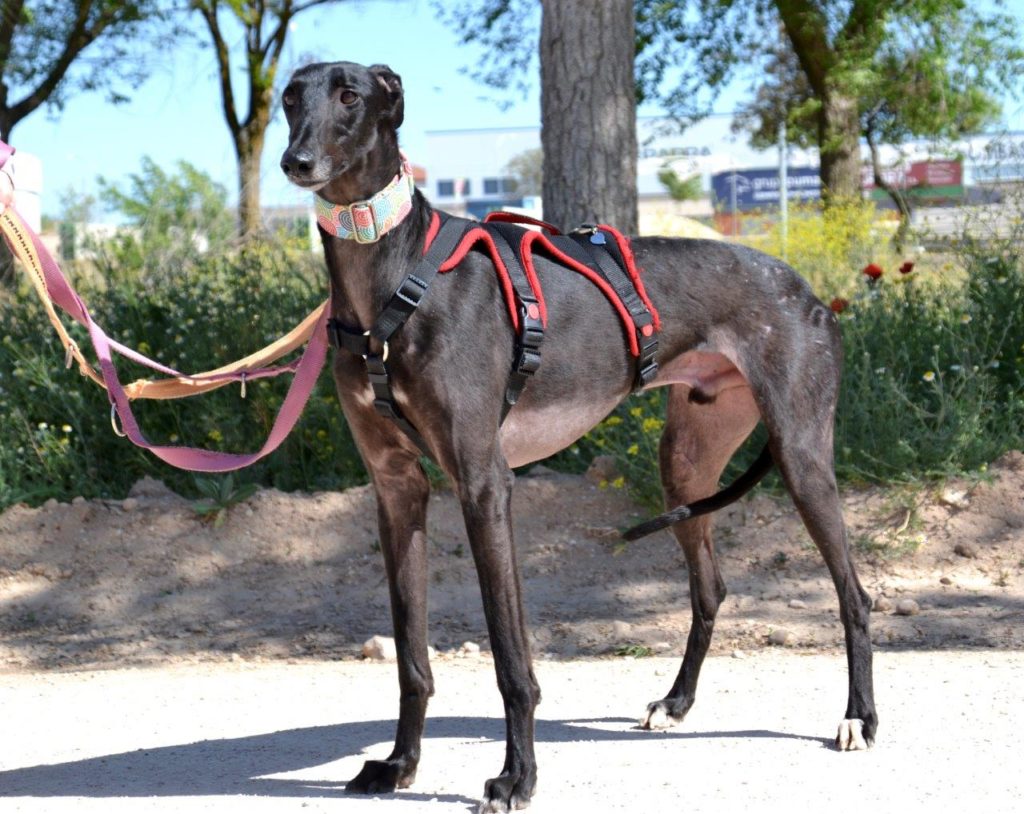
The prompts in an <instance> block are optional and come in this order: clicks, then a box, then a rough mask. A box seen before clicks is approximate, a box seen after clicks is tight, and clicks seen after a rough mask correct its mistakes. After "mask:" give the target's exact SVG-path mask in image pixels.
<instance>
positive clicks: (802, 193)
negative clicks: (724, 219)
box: [711, 167, 821, 212]
mask: <svg viewBox="0 0 1024 814" xmlns="http://www.w3.org/2000/svg"><path fill="white" fill-rule="evenodd" d="M734 190H735V193H734ZM786 190H787V192H788V197H789V200H791V201H816V200H818V199H819V198H820V197H821V177H820V175H819V171H818V168H817V167H791V168H790V169H789V170H788V173H787V175H786ZM711 192H712V196H713V203H714V207H715V211H716V212H732V211H733V208H734V207H735V209H736V211H737V212H742V211H745V210H750V209H766V208H773V207H776V206H778V205H779V170H778V168H777V167H773V168H771V169H757V170H728V171H726V172H718V173H715V174H714V175H712V176H711Z"/></svg>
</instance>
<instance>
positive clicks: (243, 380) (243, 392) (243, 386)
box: [241, 370, 245, 398]
mask: <svg viewBox="0 0 1024 814" xmlns="http://www.w3.org/2000/svg"><path fill="white" fill-rule="evenodd" d="M241 396H242V398H245V371H244V370H243V371H242V392H241Z"/></svg>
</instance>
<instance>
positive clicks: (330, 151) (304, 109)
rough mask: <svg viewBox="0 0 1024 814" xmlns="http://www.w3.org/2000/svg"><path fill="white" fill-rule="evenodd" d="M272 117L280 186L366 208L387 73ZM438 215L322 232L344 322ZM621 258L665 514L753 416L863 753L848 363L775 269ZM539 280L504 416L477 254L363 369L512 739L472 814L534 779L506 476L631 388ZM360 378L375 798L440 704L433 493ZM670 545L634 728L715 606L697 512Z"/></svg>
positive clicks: (845, 733)
mask: <svg viewBox="0 0 1024 814" xmlns="http://www.w3.org/2000/svg"><path fill="white" fill-rule="evenodd" d="M283 101H284V107H285V112H286V115H287V118H288V124H289V127H290V138H289V145H288V149H287V150H286V151H285V153H284V156H283V158H282V161H281V166H282V168H283V170H284V172H285V173H286V174H287V176H288V178H289V179H290V180H291V181H293V182H294V183H296V184H298V185H299V186H302V187H305V188H308V189H310V190H313V191H316V192H317V193H318V194H319V195H320V196H321V198H322V199H324V200H325V201H326V202H328V204H338V205H345V204H351V203H353V202H357V201H363V200H365V199H368V198H370V197H371V196H374V195H375V194H377V193H378V192H379V191H381V190H382V189H384V188H385V187H387V186H388V185H389V183H392V182H393V179H395V178H396V172H397V171H398V168H399V167H400V166H401V161H402V160H401V158H400V155H399V149H398V136H397V130H398V127H399V125H401V123H402V117H403V95H402V85H401V80H400V79H399V77H398V76H397V75H395V74H394V73H393V72H392V71H391V70H390V69H388V68H387V67H385V66H382V65H375V66H373V67H370V68H366V67H363V66H360V65H356V64H353V63H349V62H338V63H330V64H318V65H311V66H309V67H306V68H303V69H301V70H299V71H298V72H296V73H295V75H294V76H293V77H292V79H291V81H290V83H289V85H288V87H287V89H286V91H285V93H284V97H283ZM431 220H432V209H431V207H430V205H429V204H428V203H427V201H426V200H425V199H424V198H423V196H422V195H420V194H419V192H418V191H417V192H415V193H414V195H413V199H412V209H411V212H410V213H409V214H408V216H407V217H405V218H404V219H403V220H402V221H401V223H399V224H398V225H397V226H396V227H395V228H393V229H392V230H391V231H390V232H389V233H388V234H386V235H383V236H382V237H381V239H380V240H378V241H375V242H370V243H365V242H360V241H357V240H341V239H338V238H337V237H334V236H332V235H329V234H327V233H326V232H324V233H323V235H322V236H323V242H324V250H325V254H326V257H327V266H328V270H329V272H330V282H331V288H332V293H333V297H334V316H335V318H336V319H337V320H338V321H339V322H340V323H342V324H344V325H347V326H353V327H358V328H359V329H360V330H365V329H367V328H369V327H370V326H372V325H374V324H375V321H376V320H377V319H378V316H379V315H380V314H381V312H382V310H384V309H385V307H386V306H387V304H388V303H389V302H392V301H393V299H394V295H395V292H396V289H397V288H398V287H399V284H400V283H402V281H403V279H405V278H406V276H407V275H408V274H410V272H412V271H413V269H414V268H415V267H416V264H417V263H418V261H419V260H420V259H421V257H422V256H423V251H424V241H425V238H426V233H427V231H428V229H429V228H430V225H431ZM321 231H322V232H323V230H321ZM632 250H633V253H634V255H635V257H636V260H637V263H638V264H639V266H640V267H641V268H642V269H643V282H644V285H645V286H646V289H647V292H648V294H649V295H650V298H651V300H652V301H653V302H654V303H656V305H657V308H658V310H659V311H660V315H661V320H662V331H661V333H660V337H659V339H660V345H659V351H658V362H659V364H660V372H659V374H658V377H657V379H656V380H655V381H654V382H653V384H652V386H662V385H668V386H669V388H670V389H669V397H668V414H667V420H666V424H665V431H664V435H663V436H662V439H661V447H660V461H661V473H662V483H663V486H664V490H665V495H666V500H667V502H668V504H669V505H670V506H674V505H678V504H686V503H690V502H693V501H694V500H696V499H698V498H703V497H706V496H707V495H710V494H711V493H713V492H714V491H715V489H716V486H717V483H718V478H719V475H720V474H721V472H722V470H723V468H724V467H725V465H726V463H727V462H728V460H729V458H730V457H731V456H732V454H733V453H734V452H735V450H736V449H737V447H738V446H739V445H740V443H741V442H742V441H743V440H744V439H745V438H746V437H747V435H748V434H749V433H750V432H751V430H752V429H753V428H754V427H755V425H756V424H757V422H758V420H761V421H763V422H764V425H765V427H766V428H767V430H768V435H769V439H770V440H769V448H770V451H771V457H772V458H773V459H774V461H775V463H776V465H777V466H778V468H779V470H780V471H781V473H782V477H783V479H784V482H785V485H786V488H787V489H788V490H789V492H790V494H791V495H792V497H793V501H794V503H795V504H796V507H797V510H798V511H799V513H800V515H801V517H802V518H803V521H804V523H805V524H806V526H807V529H808V531H809V532H810V535H811V537H812V538H813V540H814V542H815V543H816V544H817V546H818V548H819V550H820V551H821V553H822V556H823V557H824V558H825V562H826V564H827V565H828V568H829V571H830V572H831V574H832V578H833V580H834V582H835V585H836V589H837V591H838V594H839V605H840V614H841V618H842V622H843V626H844V629H845V632H846V650H847V659H848V667H849V700H848V703H847V707H846V713H845V715H844V720H843V721H842V723H841V724H840V727H839V735H838V737H837V739H836V742H837V746H838V747H839V748H840V749H862V748H866V747H867V746H868V745H869V744H871V742H872V741H873V739H874V735H875V729H876V726H877V717H876V715H875V706H874V700H873V691H872V678H871V642H870V638H869V635H868V616H869V611H870V601H869V598H868V596H867V594H866V593H865V591H864V590H863V588H862V587H861V585H860V583H859V581H858V579H857V576H856V574H855V573H854V568H853V564H852V561H851V558H850V552H849V547H848V545H847V539H846V531H845V527H844V523H843V517H842V513H841V507H840V502H839V497H838V493H837V489H836V481H835V474H834V467H833V453H832V432H833V415H834V411H835V406H836V400H837V395H838V389H839V371H840V366H841V361H842V360H841V355H842V350H841V344H840V338H839V330H838V327H837V323H836V320H835V318H834V315H833V314H832V313H831V312H830V311H829V309H828V308H826V307H825V306H824V305H822V304H821V302H819V301H818V300H817V299H816V298H815V297H814V296H813V295H812V293H811V291H810V289H809V288H808V286H807V285H806V284H805V283H804V282H803V281H802V280H801V279H800V278H799V277H798V276H797V275H796V274H795V272H793V271H792V270H791V269H790V268H788V267H787V266H785V265H784V264H783V263H781V262H780V261H779V260H776V259H775V258H772V257H769V256H767V255H764V254H760V253H758V252H755V251H752V250H749V249H746V248H741V247H738V246H733V245H727V244H722V243H716V242H708V241H700V240H681V239H669V238H637V239H635V240H633V241H632ZM536 272H537V276H538V277H539V279H540V282H541V285H542V286H543V291H544V295H545V298H546V301H547V310H548V324H547V328H546V333H545V337H546V338H545V341H544V356H543V364H541V365H540V368H539V370H538V371H537V373H536V375H535V376H534V377H533V378H532V380H531V381H530V383H529V386H528V387H526V389H525V391H524V392H523V394H522V397H521V398H520V399H519V401H518V403H517V404H516V405H515V407H514V408H513V409H512V410H511V412H509V413H508V415H507V417H504V416H503V401H504V395H505V389H506V384H507V380H508V376H509V360H510V358H512V354H513V351H514V343H515V341H516V337H515V336H514V333H513V328H512V326H511V324H510V320H509V315H508V313H507V311H506V308H505V303H504V301H503V297H502V293H501V291H500V288H499V280H498V278H497V276H496V274H495V270H494V267H493V264H492V262H491V260H490V258H489V257H488V256H487V255H486V254H482V253H476V252H471V253H469V254H468V255H467V256H466V257H465V259H464V260H463V261H462V262H461V263H460V264H459V265H458V266H457V267H456V268H455V269H454V270H453V271H451V272H449V273H447V274H444V275H441V276H439V277H437V278H436V280H435V282H434V283H433V286H432V287H431V288H430V290H429V292H428V293H427V294H426V295H425V296H424V297H423V299H422V304H421V305H420V306H419V309H418V311H417V312H416V313H415V314H413V315H412V317H411V318H410V319H409V320H408V322H407V323H405V324H404V326H403V327H402V328H401V330H398V331H397V332H395V333H394V334H393V335H392V336H391V338H390V340H389V342H388V347H386V348H381V347H380V346H379V343H377V342H376V341H375V340H367V344H366V347H367V349H368V353H369V354H372V358H374V359H377V360H379V359H381V358H382V357H383V356H387V367H388V376H389V377H390V387H391V388H392V392H393V393H394V399H395V403H396V405H397V408H398V409H399V410H400V412H401V414H402V415H403V416H404V420H406V421H408V422H409V423H411V424H412V425H413V426H415V428H416V430H417V431H418V432H419V434H420V436H421V439H422V442H423V444H424V446H425V447H426V449H427V450H428V451H429V453H430V455H431V457H433V459H434V460H435V461H437V463H438V464H439V465H440V466H441V467H442V468H443V469H444V471H445V472H446V473H447V474H448V476H449V477H450V478H451V482H452V484H453V486H454V488H455V490H456V493H457V495H458V497H459V500H460V501H461V503H462V509H463V514H464V517H465V522H466V529H467V532H468V535H469V542H470V545H471V548H472V551H473V557H474V560H475V562H476V567H477V571H478V574H479V579H480V588H481V592H482V594H483V602H484V609H485V613H486V617H487V625H488V631H489V634H490V643H491V647H492V649H493V652H494V660H495V669H496V672H497V679H498V687H499V689H500V691H501V694H502V697H503V699H504V702H505V711H506V723H507V740H506V753H505V764H504V766H503V767H502V769H501V773H500V774H499V776H498V777H496V778H494V779H492V780H489V781H488V782H487V783H486V785H485V789H484V801H483V803H482V805H481V810H483V811H506V810H509V809H514V808H520V807H523V806H525V805H526V804H527V803H528V802H529V800H530V797H531V795H532V794H533V791H534V786H535V783H536V762H535V759H534V749H533V728H534V709H535V707H536V704H537V702H538V700H539V698H540V690H539V688H538V685H537V680H536V678H535V677H534V673H533V668H532V666H531V659H530V648H529V643H528V638H527V630H526V621H525V618H524V613H523V601H522V596H521V588H520V580H519V576H518V572H517V568H516V557H515V549H514V547H513V543H512V527H511V522H510V516H509V504H510V497H511V492H512V483H513V480H514V478H513V474H512V471H511V468H510V467H515V466H522V465H523V464H526V463H529V462H530V461H536V460H539V459H541V458H544V457H546V456H549V455H551V454H552V453H554V452H557V451H558V450H560V449H563V448H564V447H566V446H567V445H569V444H570V443H572V442H573V441H574V440H576V439H577V438H579V437H580V436H581V435H583V434H584V433H585V432H587V431H588V430H589V429H591V428H592V427H593V426H594V425H595V424H596V423H597V422H598V421H600V420H601V419H602V418H603V417H604V416H606V415H607V414H608V413H609V412H610V411H611V410H612V408H614V407H615V405H617V404H618V403H619V402H620V401H621V400H622V399H623V398H624V397H625V396H626V395H627V394H628V393H629V392H630V389H631V384H632V380H633V368H632V359H631V357H630V355H629V353H628V351H627V349H626V348H625V347H624V345H623V343H622V330H621V327H620V324H619V322H618V320H617V318H616V316H615V314H614V312H613V310H612V309H611V308H610V307H609V305H608V302H607V300H606V299H605V298H604V296H603V295H602V294H601V293H600V292H599V291H598V290H597V289H596V288H595V287H594V286H593V285H591V284H590V283H589V282H588V281H586V280H584V279H583V278H581V277H580V276H579V275H576V274H572V273H568V272H566V270H565V269H563V268H560V267H558V266H557V265H555V264H554V263H551V262H548V261H546V260H544V259H543V258H541V257H538V258H537V261H536ZM368 358H369V357H368ZM367 363H368V362H367ZM367 363H364V361H363V360H362V359H361V358H360V357H359V356H358V355H355V354H353V353H345V352H342V353H338V354H337V357H336V360H335V365H334V374H335V379H336V381H337V387H338V393H339V396H340V398H341V403H342V406H343V408H344V411H345V415H346V417H347V419H348V422H349V424H350V425H351V428H352V432H353V433H354V435H355V439H356V442H357V444H358V446H359V450H360V453H361V454H362V456H363V460H364V461H365V463H366V467H367V470H368V471H369V473H370V477H371V478H372V480H373V485H374V488H375V490H376V493H377V501H378V516H379V517H378V519H379V523H380V538H381V545H382V549H383V553H384V560H385V564H386V568H387V573H388V579H389V584H390V592H391V605H392V615H393V621H394V629H395V638H396V643H397V646H398V675H399V685H400V688H401V701H400V711H399V720H398V732H397V737H396V740H395V747H394V750H393V751H392V753H391V755H390V756H389V757H388V758H387V759H386V760H382V761H369V762H367V763H366V765H365V766H364V767H363V769H362V771H361V772H360V773H359V775H358V776H357V777H356V778H354V779H353V780H352V781H350V782H349V784H348V789H349V790H350V791H354V792H364V793H377V792H384V791H391V790H393V789H395V788H402V787H405V786H408V785H409V784H410V783H412V782H413V780H414V778H415V775H416V766H417V763H418V761H419V757H420V740H421V736H422V733H423V726H424V718H425V715H426V707H427V699H428V697H429V696H430V695H431V694H432V693H433V689H434V688H433V679H432V677H431V672H430V665H429V663H428V659H427V618H426V607H427V602H426V592H427V563H426V556H427V540H426V536H425V533H424V529H425V527H426V508H427V495H428V488H429V487H428V482H427V478H426V476H425V475H424V472H423V470H422V468H421V467H420V463H419V458H420V455H421V449H420V448H418V447H417V445H416V444H414V443H413V442H412V441H411V440H410V438H409V436H408V435H407V434H406V433H405V432H403V431H402V429H401V428H400V426H399V425H398V424H396V423H395V422H394V421H392V420H389V419H388V418H386V417H383V416H382V415H380V414H379V413H378V411H377V410H376V409H375V408H374V404H373V402H374V397H375V395H377V393H376V392H375V391H373V390H371V387H370V382H374V381H377V380H375V379H374V378H373V377H372V376H371V378H370V379H369V380H368V375H367ZM372 373H373V371H371V374H372ZM378 383H379V381H378ZM503 417H504V421H503V420H502V419H503ZM673 532H674V533H675V535H676V537H677V538H678V540H679V543H680V545H681V546H682V547H683V551H684V552H685V555H686V559H687V562H688V564H689V570H690V596H691V602H692V605H693V623H692V626H691V629H690V634H689V640H688V642H687V646H686V653H685V657H684V659H683V663H682V668H681V669H680V671H679V675H678V677H677V678H676V680H675V683H674V684H673V685H672V688H671V689H670V690H669V693H668V695H667V696H666V697H665V698H663V699H662V700H660V701H655V702H653V703H651V704H650V705H648V707H647V712H646V715H645V717H644V719H643V722H642V724H643V726H644V727H646V728H657V727H664V726H668V725H671V724H675V723H678V722H680V721H682V719H683V717H684V716H685V715H686V712H687V711H688V710H689V708H690V707H691V705H692V704H693V701H694V694H695V691H696V686H697V677H698V673H699V671H700V667H701V663H702V662H703V659H704V656H705V654H706V652H707V649H708V645H709V642H710V639H711V632H712V627H713V625H714V620H715V614H716V611H717V609H718V607H719V604H720V603H721V602H722V600H723V599H724V597H725V586H724V584H723V583H722V578H721V576H720V574H719V570H718V565H717V563H716V560H715V552H714V548H713V545H712V542H711V524H710V520H709V518H708V517H699V518H696V519H690V520H686V521H684V522H679V523H676V524H675V525H674V526H673Z"/></svg>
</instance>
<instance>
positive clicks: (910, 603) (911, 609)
mask: <svg viewBox="0 0 1024 814" xmlns="http://www.w3.org/2000/svg"><path fill="white" fill-rule="evenodd" d="M920 612H921V606H920V605H918V604H917V603H916V602H915V601H914V600H913V599H901V600H900V601H899V602H897V603H896V613H897V614H899V615H900V616H915V615H917V614H918V613H920Z"/></svg>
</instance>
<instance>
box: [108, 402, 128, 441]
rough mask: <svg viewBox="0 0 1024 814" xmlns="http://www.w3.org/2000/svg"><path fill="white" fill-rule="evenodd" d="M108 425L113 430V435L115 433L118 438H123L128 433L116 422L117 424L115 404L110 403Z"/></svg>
mask: <svg viewBox="0 0 1024 814" xmlns="http://www.w3.org/2000/svg"><path fill="white" fill-rule="evenodd" d="M110 426H111V427H112V428H113V430H114V435H116V436H117V437H118V438H124V437H126V436H127V435H128V433H126V432H125V431H124V430H122V429H121V428H120V427H119V426H118V424H117V405H116V404H111V405H110Z"/></svg>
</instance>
